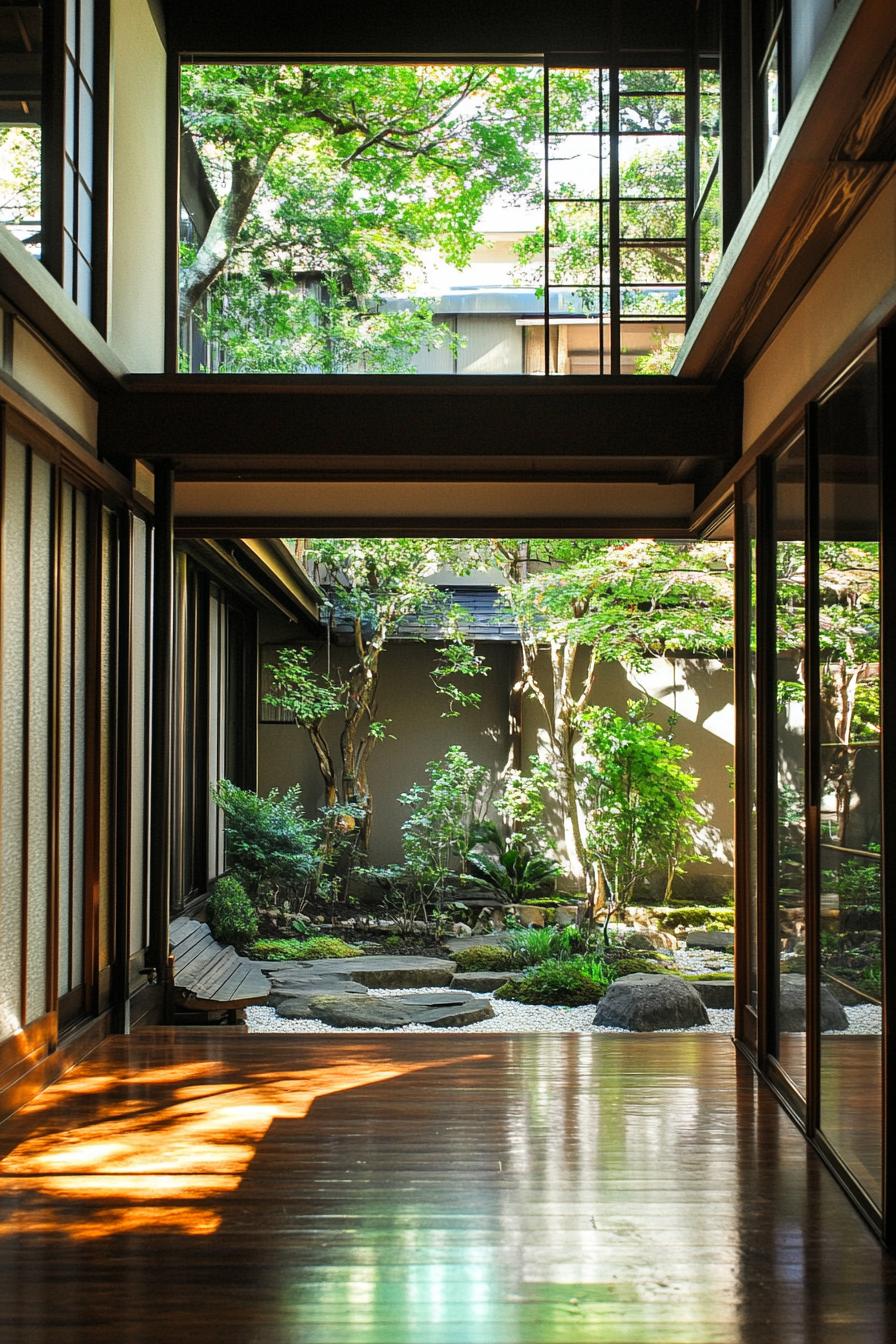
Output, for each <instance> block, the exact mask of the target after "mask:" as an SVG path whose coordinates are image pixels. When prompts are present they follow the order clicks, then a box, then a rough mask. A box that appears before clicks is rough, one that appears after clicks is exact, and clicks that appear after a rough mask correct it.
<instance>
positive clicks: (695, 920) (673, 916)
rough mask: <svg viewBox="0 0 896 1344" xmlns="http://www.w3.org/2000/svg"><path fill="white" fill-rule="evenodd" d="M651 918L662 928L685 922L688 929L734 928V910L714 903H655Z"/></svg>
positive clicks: (671, 927) (716, 929)
mask: <svg viewBox="0 0 896 1344" xmlns="http://www.w3.org/2000/svg"><path fill="white" fill-rule="evenodd" d="M650 914H651V918H652V919H654V920H655V922H656V923H657V924H658V925H659V927H660V928H661V929H667V930H671V929H675V928H677V927H678V926H679V924H683V925H684V926H685V928H688V929H708V930H710V931H720V930H723V929H733V928H734V911H733V910H731V909H727V908H726V907H724V906H718V905H716V906H713V905H675V906H669V905H655V906H654V907H653V909H652V910H651V911H650Z"/></svg>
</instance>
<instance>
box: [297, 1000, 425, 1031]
mask: <svg viewBox="0 0 896 1344" xmlns="http://www.w3.org/2000/svg"><path fill="white" fill-rule="evenodd" d="M307 1016H309V1017H316V1018H318V1019H319V1021H321V1022H326V1023H327V1025H328V1026H330V1027H381V1028H385V1029H386V1030H388V1029H389V1028H391V1027H406V1026H408V1025H409V1024H410V1023H411V1021H412V1020H413V1019H412V1017H411V1014H410V1012H409V1011H408V1010H407V1009H406V1008H404V1007H402V1006H401V1005H400V1003H397V1002H396V1001H395V1000H394V999H377V998H374V997H373V995H372V994H364V995H362V994H317V995H315V996H314V997H313V998H312V999H310V1000H309V1002H308V1014H307Z"/></svg>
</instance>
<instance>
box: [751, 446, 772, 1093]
mask: <svg viewBox="0 0 896 1344" xmlns="http://www.w3.org/2000/svg"><path fill="white" fill-rule="evenodd" d="M756 470H757V475H756V487H757V489H756V804H757V807H756V823H757V840H756V875H755V882H756V984H757V991H758V1003H757V1007H758V1029H759V1034H758V1040H757V1055H758V1059H759V1064H760V1067H765V1066H766V1065H767V1062H768V1057H769V1055H771V1054H774V1053H776V1044H777V1031H776V1018H777V1005H776V1002H775V989H776V985H777V974H776V968H777V964H778V957H777V952H776V948H775V928H774V913H773V910H772V900H773V897H774V889H775V844H774V835H773V830H774V808H775V799H776V798H777V788H776V784H777V780H776V772H775V756H774V740H775V739H774V715H775V685H774V675H775V660H774V647H775V619H774V596H775V591H774V573H775V510H774V491H773V488H772V485H773V477H772V462H771V459H770V458H768V457H765V458H762V459H761V460H760V461H759V462H758V463H757V469H756Z"/></svg>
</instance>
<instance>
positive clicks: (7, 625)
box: [0, 437, 53, 1040]
mask: <svg viewBox="0 0 896 1344" xmlns="http://www.w3.org/2000/svg"><path fill="white" fill-rule="evenodd" d="M52 570H53V475H52V468H51V467H50V466H49V464H48V463H47V462H45V461H44V460H43V458H41V457H39V456H37V455H36V454H34V453H32V452H31V450H30V449H29V448H27V447H26V446H25V445H24V444H23V443H21V442H19V441H18V440H16V439H15V438H12V437H8V438H7V440H6V443H5V445H4V449H3V490H2V536H0V641H2V649H3V663H2V692H0V791H2V798H0V931H2V936H0V1040H3V1039H5V1038H7V1037H9V1036H11V1035H13V1034H14V1033H15V1032H17V1031H18V1030H20V1029H21V1028H22V1027H26V1026H28V1025H29V1024H30V1023H33V1022H36V1021H37V1020H38V1019H40V1018H41V1017H43V1016H44V1015H45V1014H46V1012H47V1011H48V1009H49V1008H50V1007H51V1004H50V1001H49V1000H50V992H51V987H52V986H51V981H52V977H51V975H50V966H49V947H50V934H51V921H50V914H51V905H50V900H51V881H50V855H51V841H52V832H51V819H50V812H51V808H50V797H51V765H52V761H51V748H52V684H51V678H52V658H53V634H52V626H53V594H52Z"/></svg>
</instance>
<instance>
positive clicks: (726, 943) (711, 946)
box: [685, 929, 734, 952]
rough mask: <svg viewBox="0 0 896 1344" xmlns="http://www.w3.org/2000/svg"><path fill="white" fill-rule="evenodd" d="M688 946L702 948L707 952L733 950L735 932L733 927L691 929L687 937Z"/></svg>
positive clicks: (686, 943) (686, 944)
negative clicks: (710, 929)
mask: <svg viewBox="0 0 896 1344" xmlns="http://www.w3.org/2000/svg"><path fill="white" fill-rule="evenodd" d="M685 946H686V947H696V948H702V949H703V950H704V951H706V952H732V951H733V950H734V932H733V930H732V929H713V930H712V931H711V932H710V931H708V930H707V929H690V930H689V931H688V934H687V937H686V938H685Z"/></svg>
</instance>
